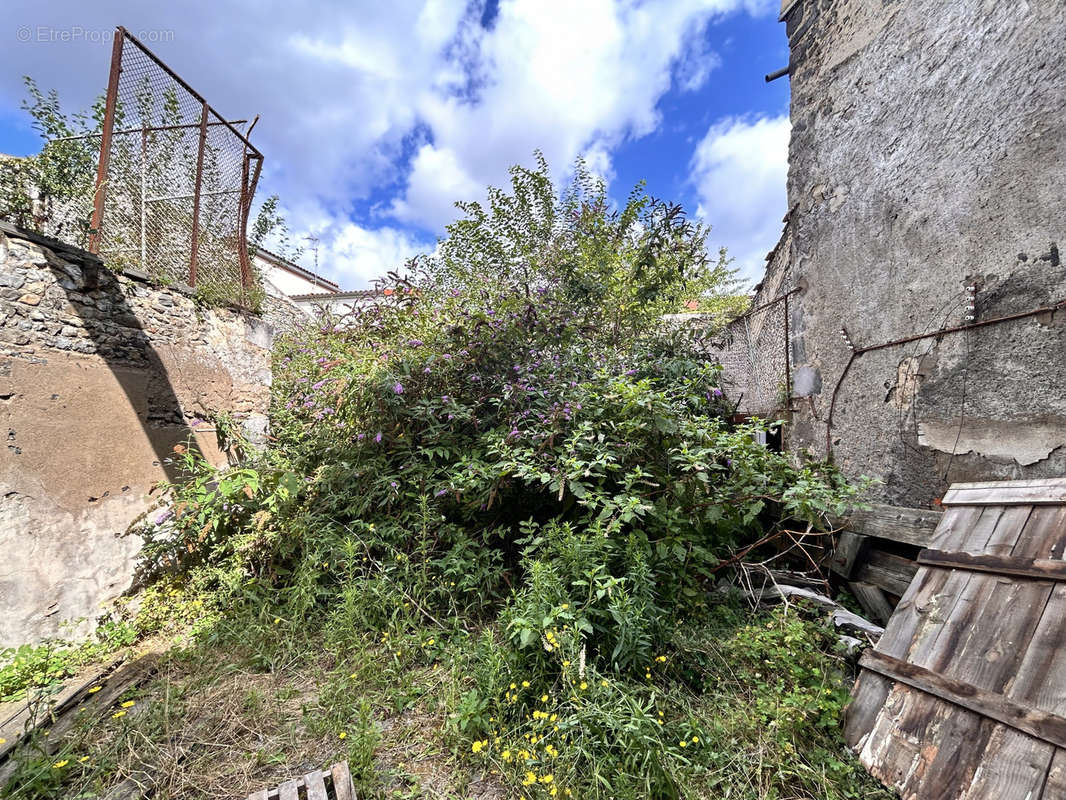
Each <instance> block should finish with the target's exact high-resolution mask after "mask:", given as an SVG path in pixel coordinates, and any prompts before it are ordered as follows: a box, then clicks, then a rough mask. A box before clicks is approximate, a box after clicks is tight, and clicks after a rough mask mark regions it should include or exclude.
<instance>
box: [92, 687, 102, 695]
mask: <svg viewBox="0 0 1066 800" xmlns="http://www.w3.org/2000/svg"><path fill="white" fill-rule="evenodd" d="M103 688H104V687H103V686H94V687H93V688H91V689H90V690H89V694H96V693H97V692H98V691H100V690H101V689H103Z"/></svg>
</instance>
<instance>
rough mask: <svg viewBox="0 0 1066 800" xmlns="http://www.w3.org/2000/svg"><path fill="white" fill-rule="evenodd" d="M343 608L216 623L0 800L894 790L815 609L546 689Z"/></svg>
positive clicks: (471, 654)
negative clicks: (301, 787) (322, 771)
mask: <svg viewBox="0 0 1066 800" xmlns="http://www.w3.org/2000/svg"><path fill="white" fill-rule="evenodd" d="M350 611H351V610H350V609H348V610H347V613H346V611H345V609H342V608H338V609H335V610H334V612H333V613H331V614H328V615H326V616H325V617H324V618H323V620H322V622H323V624H322V626H321V627H319V628H318V629H317V630H315V631H314V632H311V633H307V632H305V631H304V630H303V629H301V628H300V627H299V626H293V625H289V624H288V623H287V622H286V621H285V620H284V619H283V618H282V613H283V610H282V609H275V610H273V611H266V610H263V609H260V610H259V611H258V612H255V613H253V612H251V611H249V610H247V609H243V610H239V611H238V612H237V613H236V614H235V615H233V616H231V617H228V618H225V619H222V620H219V621H217V622H216V623H215V624H214V625H213V626H211V627H210V628H209V629H207V630H202V631H200V633H199V634H198V635H197V637H196V639H195V641H194V642H193V643H192V644H191V645H190V646H187V647H183V648H175V649H173V650H172V651H170V653H169V654H168V655H167V657H166V658H165V659H164V661H163V665H162V667H161V670H160V672H159V673H158V674H157V676H156V677H155V678H154V679H153V680H152V681H151V682H150V683H148V684H146V685H144V686H142V687H140V688H139V689H137V690H136V691H134V692H130V693H128V695H127V696H124V697H123V698H122V699H121V701H120V702H119V703H116V706H115V708H114V709H111V710H110V711H109V712H108V713H107V714H106V715H105V716H104V718H103V720H99V719H95V720H94V719H84V720H82V722H81V724H80V725H79V726H78V727H77V728H76V729H75V730H74V731H73V732H72V733H71V734H70V735H69V736H68V737H67V738H66V739H65V740H64V741H62V742H60V743H58V749H56V750H54V751H52V750H51V748H54V747H56V745H57V743H55V742H50V741H48V737H45V736H39V737H38V738H37V739H35V740H33V741H30V742H29V743H27V745H25V746H24V747H22V748H21V750H20V751H19V752H18V753H17V754H16V756H15V758H16V759H17V764H18V770H17V772H16V774H15V775H14V777H13V778H12V780H11V781H10V782H9V784H8V786H7V794H6V796H8V797H11V798H27V799H29V798H57V797H82V798H92V797H105V796H107V793H108V792H109V791H111V790H112V789H114V788H115V787H116V786H119V785H120V784H123V783H125V784H126V785H128V786H134V785H135V786H139V787H144V789H146V790H149V791H150V793H151V796H152V797H155V798H186V797H189V798H192V797H222V796H229V797H241V796H244V795H246V794H248V793H250V792H251V791H254V790H256V789H259V788H263V787H265V786H269V785H275V784H277V783H280V782H281V781H282V780H285V779H288V778H291V777H293V776H294V775H298V774H300V773H302V772H305V771H308V770H310V769H315V768H320V767H323V766H327V765H328V764H330V763H332V762H333V761H335V760H338V759H347V760H348V761H349V763H350V765H351V768H352V773H353V776H354V779H355V781H356V784H357V788H358V790H359V792H360V797H369V798H399V797H410V798H414V797H442V798H443V797H446V798H468V797H475V798H497V797H501V798H502V797H515V796H521V797H530V798H532V797H571V796H578V795H580V796H585V797H619V798H621V797H632V798H638V797H692V798H695V797H706V798H744V799H747V798H752V799H753V800H754V799H755V798H758V799H759V800H769V799H770V798H774V799H779V798H780V799H783V798H801V797H802V798H807V797H817V798H841V799H843V798H880V797H883V798H886V799H887V798H889V797H890V796H891V795H890V794H888V793H887V792H885V791H884V790H882V789H880V788H879V787H878V786H877V785H876V784H875V782H874V781H873V780H872V779H871V778H869V776H867V775H866V774H865V773H864V772H863V771H862V770H861V768H860V767H859V766H858V764H857V762H856V761H855V759H854V757H853V756H851V755H850V754H849V753H848V752H847V751H846V748H845V746H844V743H843V741H842V738H841V735H840V712H841V709H842V706H843V704H844V702H845V701H846V699H847V689H848V687H849V686H850V682H851V680H852V672H851V669H852V667H851V663H850V661H849V660H848V659H847V658H845V657H844V656H843V655H841V654H839V653H837V652H836V651H835V637H834V636H833V635H832V633H831V632H829V631H828V630H826V629H825V628H824V627H823V625H822V623H821V622H820V621H819V620H818V618H817V617H816V616H814V612H801V611H800V610H798V609H796V608H792V609H791V610H789V611H788V612H786V611H785V610H784V609H775V610H773V611H769V612H764V613H761V614H757V615H752V614H751V613H749V612H747V611H744V610H741V609H739V608H738V607H736V606H733V605H730V604H728V603H725V604H720V605H716V606H714V607H712V608H709V609H707V610H706V612H705V614H704V615H703V616H702V617H701V618H700V619H694V620H691V621H690V623H689V624H686V625H684V626H682V627H680V628H678V630H677V631H676V633H675V636H674V637H673V640H672V641H671V643H670V645H669V647H668V648H665V649H664V652H663V653H662V654H660V655H659V656H657V658H656V660H655V661H654V662H653V664H654V665H653V666H652V667H650V668H648V669H647V670H646V671H645V672H644V674H643V675H639V676H636V677H632V678H620V677H618V676H617V675H614V674H609V673H601V672H599V671H597V670H596V669H595V668H593V666H592V665H591V664H586V665H585V667H584V669H582V666H581V664H580V654H578V655H577V657H576V658H574V659H570V658H568V657H562V656H560V667H561V669H560V672H559V674H558V676H556V677H555V678H554V679H553V680H551V681H544V680H543V678H542V677H540V676H537V675H535V674H531V673H529V672H524V671H521V670H516V669H514V668H513V665H512V663H511V660H510V659H509V656H508V650H507V648H506V647H505V646H504V643H503V641H502V639H501V637H500V630H499V626H498V625H485V626H482V627H481V628H479V629H467V628H466V627H465V626H464V624H463V622H462V620H461V618H460V617H458V616H454V617H448V618H446V619H445V620H442V622H444V623H445V624H446V625H447V626H448V627H446V628H443V629H442V628H432V627H428V626H426V624H425V622H424V621H420V620H418V618H417V617H416V616H415V615H413V614H406V613H404V614H400V615H398V616H395V617H393V618H392V619H391V620H390V621H389V623H388V624H386V625H383V626H380V627H370V626H366V625H359V626H353V625H351V624H350V620H351V613H350ZM275 620H278V621H277V622H275ZM129 701H133V704H132V705H127V706H126V707H123V706H122V702H125V703H127V704H128V703H129ZM120 712H125V713H121V714H120ZM113 715H117V716H113ZM57 765H59V766H57Z"/></svg>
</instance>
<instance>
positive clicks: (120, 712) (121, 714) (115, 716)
mask: <svg viewBox="0 0 1066 800" xmlns="http://www.w3.org/2000/svg"><path fill="white" fill-rule="evenodd" d="M124 716H126V712H125V711H116V712H115V713H114V714H112V715H111V718H112V719H118V718H119V717H124Z"/></svg>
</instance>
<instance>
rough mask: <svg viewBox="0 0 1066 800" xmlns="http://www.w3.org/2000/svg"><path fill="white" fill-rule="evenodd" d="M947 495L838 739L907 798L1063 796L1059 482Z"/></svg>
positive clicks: (1064, 547) (1064, 588)
mask: <svg viewBox="0 0 1066 800" xmlns="http://www.w3.org/2000/svg"><path fill="white" fill-rule="evenodd" d="M1038 490H1039V492H1044V493H1045V494H1043V495H1042V494H1039V492H1038ZM949 497H950V498H951V499H952V502H950V503H948V502H945V505H946V507H947V511H946V512H945V514H944V517H943V518H942V519H941V521H940V524H939V525H938V527H937V530H936V532H935V533H934V535H933V537H932V540H931V542H930V550H927V551H925V552H924V553H923V554H922V555H921V556H920V557H919V568H918V570H917V573H916V574H915V576H914V579H913V580H912V581H911V583H910V586H909V587H908V589H907V591H906V593H905V594H904V596H903V598H902V599H901V601H900V603H899V605H898V606H897V608H896V610H895V612H894V613H893V615H892V618H891V619H890V621H889V623H888V625H887V627H886V631H885V635H884V637H882V639H881V641H880V642H879V643H878V645H877V647H876V648H875V649H874V650H872V651H868V652H867V653H866V654H865V655H864V656H863V658H862V660H861V662H860V664H861V666H862V670H861V673H860V675H859V678H858V681H857V682H856V686H855V689H854V691H853V700H852V704H851V706H850V708H849V709H848V714H847V720H846V727H845V733H846V739H847V741H848V744H849V745H850V746H851V747H853V748H854V749H855V750H856V751H857V752H858V753H859V757H860V759H861V760H862V762H863V764H864V765H865V766H866V767H867V768H868V769H869V770H870V772H871V773H872V774H874V775H875V776H877V777H878V778H879V779H880V780H882V781H883V782H884V783H886V784H887V785H889V786H890V787H892V788H894V789H896V790H897V791H899V792H900V794H901V796H902V797H903V798H904V799H905V800H911V799H913V800H928V799H931V798H937V800H953V799H954V798H966V799H967V800H977V798H997V799H998V798H1002V799H1003V800H1011V798H1019V800H1021V799H1022V798H1043V800H1050V799H1051V798H1066V756H1064V755H1063V754H1064V752H1066V647H1064V645H1066V624H1064V621H1066V569H1064V567H1066V561H1064V560H1063V554H1064V552H1066V480H1064V479H1060V480H1057V481H1018V482H1012V481H1008V482H1002V483H996V484H966V485H963V486H962V487H960V486H953V487H952V489H951V490H950V491H949V492H948V495H947V496H946V498H945V500H947V498H949ZM989 497H991V498H997V499H998V500H999V501H1000V502H997V503H993V502H988V498H989Z"/></svg>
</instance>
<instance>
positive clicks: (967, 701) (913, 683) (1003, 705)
mask: <svg viewBox="0 0 1066 800" xmlns="http://www.w3.org/2000/svg"><path fill="white" fill-rule="evenodd" d="M859 666H861V667H863V668H864V669H868V670H870V671H871V672H876V673H877V674H878V675H883V676H884V677H886V678H890V679H892V680H894V681H899V682H900V683H903V684H906V685H907V686H910V687H911V688H912V689H917V690H918V691H921V692H925V693H926V694H930V695H933V696H934V697H937V698H939V699H941V700H944V701H946V702H948V703H953V704H955V705H957V706H960V707H961V708H965V709H966V710H967V711H972V712H973V713H975V714H978V715H979V716H982V717H987V718H988V719H991V720H994V721H996V722H999V723H1002V724H1003V725H1006V726H1007V727H1009V728H1013V729H1014V730H1016V731H1020V732H1021V733H1024V734H1026V735H1028V736H1032V737H1034V738H1036V739H1040V740H1041V741H1043V742H1047V743H1048V744H1051V745H1054V746H1055V747H1062V748H1066V718H1064V717H1060V716H1058V715H1056V714H1050V713H1048V712H1047V711H1041V710H1040V709H1036V708H1031V707H1029V706H1026V705H1023V704H1021V703H1018V702H1015V701H1013V700H1010V699H1009V698H1007V697H1004V696H1003V695H1001V694H996V693H995V692H990V691H988V690H986V689H980V688H978V687H977V686H974V685H972V684H969V683H966V682H965V681H959V680H955V679H954V678H949V677H947V676H945V675H941V674H940V673H939V672H933V671H932V670H929V669H926V668H925V667H919V666H917V665H915V664H909V663H907V662H906V661H901V660H899V659H898V658H893V657H892V656H887V655H885V654H884V653H878V652H877V651H875V650H867V651H866V652H865V653H863V655H862V658H861V659H859Z"/></svg>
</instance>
